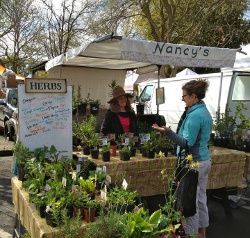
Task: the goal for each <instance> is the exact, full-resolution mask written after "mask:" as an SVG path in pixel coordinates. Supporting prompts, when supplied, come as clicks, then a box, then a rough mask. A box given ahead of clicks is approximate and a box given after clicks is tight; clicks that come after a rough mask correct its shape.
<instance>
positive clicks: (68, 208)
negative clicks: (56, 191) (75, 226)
mask: <svg viewBox="0 0 250 238" xmlns="http://www.w3.org/2000/svg"><path fill="white" fill-rule="evenodd" d="M66 208H67V215H68V217H70V218H72V217H73V213H74V209H73V205H69V206H67V207H66Z"/></svg>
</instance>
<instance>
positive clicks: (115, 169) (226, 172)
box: [11, 147, 249, 238]
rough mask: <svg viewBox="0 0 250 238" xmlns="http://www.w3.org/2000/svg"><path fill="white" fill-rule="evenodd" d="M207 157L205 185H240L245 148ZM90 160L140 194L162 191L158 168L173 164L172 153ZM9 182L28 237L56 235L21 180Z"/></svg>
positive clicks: (219, 150)
mask: <svg viewBox="0 0 250 238" xmlns="http://www.w3.org/2000/svg"><path fill="white" fill-rule="evenodd" d="M211 158H212V169H211V172H210V175H209V181H208V189H221V188H226V187H242V180H243V175H244V172H245V171H246V170H245V164H246V153H245V152H242V151H232V150H229V149H224V148H218V147H214V148H213V150H212V151H211ZM90 159H91V158H90ZM91 160H93V161H94V162H95V163H96V164H97V166H98V167H103V166H104V165H105V167H106V172H107V173H108V174H109V175H110V177H111V180H112V181H111V182H112V183H116V182H118V183H122V181H123V179H126V181H127V183H128V189H130V190H137V191H138V193H139V196H142V197H147V196H153V195H160V194H165V192H166V186H167V183H166V181H164V180H162V176H161V171H162V170H163V168H164V169H165V170H166V172H165V173H167V174H172V173H173V170H174V168H175V165H176V157H175V156H169V157H163V158H154V159H148V158H145V157H142V156H141V154H136V156H134V157H131V159H130V160H129V161H121V160H120V159H119V157H118V156H116V157H111V160H110V161H109V162H103V161H102V160H101V158H99V159H91ZM247 161H248V163H249V155H247ZM247 170H249V168H248V169H247ZM245 174H246V173H245ZM11 182H12V195H13V203H14V207H15V213H16V214H17V215H18V217H20V221H21V224H22V225H23V226H24V227H25V229H26V230H27V231H28V233H29V234H30V235H31V237H35V238H39V237H46V238H52V237H55V234H57V235H58V233H59V232H60V230H59V228H52V227H50V226H48V225H47V224H46V221H45V219H42V218H41V217H40V216H39V214H38V212H37V210H36V208H35V205H34V204H30V203H29V195H28V193H27V192H26V191H25V190H24V189H22V182H21V181H19V180H18V179H17V178H16V177H13V178H12V180H11ZM85 225H86V223H85V222H84V221H83V224H82V228H81V229H83V230H84V227H85ZM82 233H83V232H82Z"/></svg>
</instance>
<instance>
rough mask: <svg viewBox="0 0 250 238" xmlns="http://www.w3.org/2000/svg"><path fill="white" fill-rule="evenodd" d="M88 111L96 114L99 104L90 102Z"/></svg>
mask: <svg viewBox="0 0 250 238" xmlns="http://www.w3.org/2000/svg"><path fill="white" fill-rule="evenodd" d="M90 113H91V114H92V115H97V114H98V113H99V104H90Z"/></svg>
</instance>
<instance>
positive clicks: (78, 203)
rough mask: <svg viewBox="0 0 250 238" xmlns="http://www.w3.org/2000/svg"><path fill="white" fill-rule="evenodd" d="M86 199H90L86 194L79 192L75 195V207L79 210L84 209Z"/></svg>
mask: <svg viewBox="0 0 250 238" xmlns="http://www.w3.org/2000/svg"><path fill="white" fill-rule="evenodd" d="M86 197H88V195H87V193H86V192H83V191H82V190H77V191H76V192H75V194H74V198H73V205H74V206H75V207H77V208H82V207H83V205H84V203H85V201H86Z"/></svg>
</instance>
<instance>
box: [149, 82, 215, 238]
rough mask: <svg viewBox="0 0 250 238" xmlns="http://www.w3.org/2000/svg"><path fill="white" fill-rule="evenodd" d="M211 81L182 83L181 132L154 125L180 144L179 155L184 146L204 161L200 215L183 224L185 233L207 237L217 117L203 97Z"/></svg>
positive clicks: (199, 198)
mask: <svg viewBox="0 0 250 238" xmlns="http://www.w3.org/2000/svg"><path fill="white" fill-rule="evenodd" d="M208 86H209V83H208V82H207V81H206V80H203V79H198V80H192V81H190V82H188V83H186V84H184V85H183V86H182V100H183V101H184V102H185V103H186V107H187V110H186V115H185V118H182V119H183V120H182V123H181V125H180V129H179V131H178V134H176V133H174V132H173V131H171V129H170V128H168V127H165V126H163V127H159V126H158V125H156V124H153V126H152V127H153V128H154V129H156V130H158V131H160V132H164V133H165V135H166V136H167V137H169V138H170V139H171V140H172V141H174V142H175V143H176V144H177V145H178V146H177V155H178V153H179V151H180V148H187V146H188V151H189V154H192V156H193V160H194V161H195V162H200V166H199V167H198V171H199V178H198V187H197V195H196V196H197V197H196V214H195V215H194V216H192V217H188V218H186V224H183V227H184V230H185V234H186V235H193V234H196V235H197V237H198V238H205V237H206V227H208V225H209V217H208V208H207V196H206V187H207V180H208V174H209V171H210V169H211V159H210V154H209V150H208V147H207V143H208V141H209V139H210V133H211V130H212V124H213V120H212V117H211V115H210V113H209V112H208V110H207V108H206V105H205V103H204V102H203V101H202V99H203V98H204V97H205V94H206V91H207V89H208Z"/></svg>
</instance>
